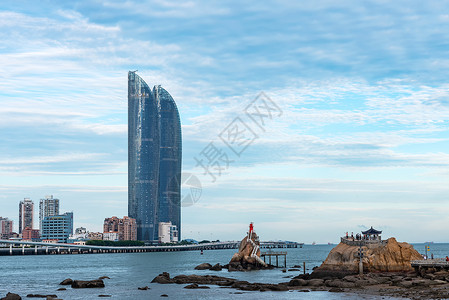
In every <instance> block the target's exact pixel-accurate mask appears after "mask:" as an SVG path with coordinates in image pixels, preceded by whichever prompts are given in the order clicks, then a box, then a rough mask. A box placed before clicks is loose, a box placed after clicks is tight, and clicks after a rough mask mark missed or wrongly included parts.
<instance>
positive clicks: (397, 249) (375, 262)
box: [312, 238, 422, 278]
mask: <svg viewBox="0 0 449 300" xmlns="http://www.w3.org/2000/svg"><path fill="white" fill-rule="evenodd" d="M362 248H363V250H364V257H363V259H362V262H363V271H364V272H409V271H413V268H412V266H411V264H410V262H411V261H412V260H419V259H422V257H421V254H419V253H418V251H416V250H415V249H414V248H413V246H412V245H410V244H408V243H398V242H397V241H396V239H395V238H389V239H388V240H387V241H386V243H379V244H377V245H376V244H375V245H369V246H368V247H366V246H363V247H362ZM358 250H359V246H351V245H347V244H345V243H343V242H341V243H340V244H338V245H337V246H336V247H335V248H334V249H332V250H331V251H330V253H329V255H328V256H327V258H326V260H325V261H324V262H323V264H322V265H321V266H320V267H318V268H317V269H315V270H314V271H313V273H312V277H315V278H317V277H318V278H322V277H326V276H337V277H344V276H345V275H348V274H355V273H358V271H359V257H358Z"/></svg>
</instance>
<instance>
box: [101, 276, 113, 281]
mask: <svg viewBox="0 0 449 300" xmlns="http://www.w3.org/2000/svg"><path fill="white" fill-rule="evenodd" d="M98 279H101V280H103V279H111V278H109V277H108V276H101V277H99V278H98Z"/></svg>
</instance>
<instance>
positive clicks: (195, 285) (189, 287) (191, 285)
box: [184, 283, 210, 289]
mask: <svg viewBox="0 0 449 300" xmlns="http://www.w3.org/2000/svg"><path fill="white" fill-rule="evenodd" d="M184 288H185V289H210V287H208V286H207V285H198V284H196V283H192V284H189V285H186V286H185V287H184Z"/></svg>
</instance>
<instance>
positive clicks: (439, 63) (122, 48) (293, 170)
mask: <svg viewBox="0 0 449 300" xmlns="http://www.w3.org/2000/svg"><path fill="white" fill-rule="evenodd" d="M149 7H151V8H153V9H148V8H149ZM448 15H449V13H448V12H447V8H446V6H445V5H444V3H439V2H437V1H428V2H426V3H420V4H419V5H418V2H414V4H413V5H410V2H408V1H395V2H394V3H389V2H379V3H374V2H366V3H364V2H363V3H362V2H356V1H344V3H343V2H342V3H335V1H318V2H316V3H313V4H312V3H289V2H285V1H276V2H271V1H269V2H266V3H258V2H255V1H253V2H251V1H250V2H247V3H244V4H243V3H240V2H232V1H231V2H226V3H216V2H207V1H204V2H202V1H199V2H188V3H185V4H178V5H172V4H170V3H169V2H165V1H143V2H140V1H126V2H123V3H117V2H113V1H108V0H101V1H96V2H92V1H83V0H82V1H76V3H71V2H63V3H51V2H44V3H40V4H39V5H38V4H36V3H35V2H34V1H25V2H23V5H20V7H18V6H17V2H14V1H3V2H2V4H0V17H1V20H2V21H1V22H0V28H1V30H0V37H1V38H2V41H3V43H2V47H1V49H0V64H1V65H2V71H3V72H1V73H0V79H1V80H0V86H1V88H0V101H1V104H2V105H1V106H0V116H1V118H0V120H1V122H0V126H2V130H1V131H0V132H1V133H0V138H1V140H2V141H3V143H2V144H1V145H0V147H1V151H2V154H3V156H2V159H1V161H0V181H1V184H0V189H1V191H2V193H1V195H0V204H1V208H0V216H2V217H8V218H9V219H10V220H13V221H14V227H15V230H17V229H18V224H19V220H18V211H17V208H18V207H17V204H18V202H19V201H20V200H22V199H23V198H24V197H30V198H31V199H33V201H35V202H36V201H37V200H38V199H41V198H42V197H43V196H44V195H47V194H53V195H55V197H56V198H59V199H61V201H62V202H63V204H62V205H61V208H60V211H62V212H64V211H74V213H75V216H76V217H75V227H80V226H82V227H85V228H88V229H89V230H90V231H101V227H102V220H103V219H104V218H105V217H108V216H114V215H115V216H125V215H128V211H127V209H128V206H127V204H128V203H127V201H128V189H127V185H128V177H127V176H128V174H127V169H128V166H127V160H128V157H127V152H128V151H127V149H128V148H127V146H128V145H127V124H128V123H127V101H126V94H127V77H126V72H127V71H128V70H135V69H138V70H139V75H140V76H142V78H147V79H148V80H149V81H150V80H151V82H155V83H158V84H161V85H162V86H163V87H164V88H166V89H167V90H168V91H170V94H171V95H172V96H173V98H174V99H176V103H177V105H178V109H179V112H180V117H181V123H182V131H183V159H182V167H183V171H184V172H187V173H191V174H194V175H195V176H196V177H197V178H198V179H199V181H200V182H201V186H202V190H201V197H200V198H199V199H197V202H196V203H194V205H190V206H186V207H183V210H182V225H183V232H182V238H194V239H196V240H202V239H209V240H216V239H220V240H233V239H239V238H240V233H241V232H242V230H246V228H247V224H248V223H249V222H254V223H255V224H256V226H257V233H258V235H260V237H261V239H262V240H271V239H281V240H294V241H299V242H306V243H311V242H313V241H316V242H317V243H327V242H338V237H339V236H341V235H343V234H344V233H345V232H346V231H349V232H351V231H354V232H358V231H360V230H361V229H363V230H364V229H368V228H370V226H373V227H375V228H376V229H379V230H382V231H383V233H384V236H395V237H396V238H397V239H398V240H401V241H409V242H423V241H427V240H430V241H435V242H438V241H439V242H444V241H447V238H446V235H445V233H446V232H445V230H444V229H445V228H446V226H447V223H448V221H449V220H448V215H449V214H448V212H449V204H448V201H447V200H448V195H449V187H448V184H447V183H448V182H449V172H448V171H447V169H448V167H449V163H448V162H449V159H448V157H449V154H448V153H449V131H448V123H449V122H448V119H449V101H448V99H449V98H448V97H449V93H448V88H447V87H448V82H447V76H446V74H447V71H448V70H447V69H448V68H449V65H448V64H447V61H449V55H448V53H447V51H446V49H447V45H446V41H447V40H449V30H447V29H448V27H449V22H448ZM298 20H299V21H298ZM260 92H264V93H265V95H266V96H267V97H269V99H271V100H272V101H273V103H275V104H276V105H277V106H278V107H279V108H280V109H281V110H282V115H281V116H279V117H276V118H273V119H272V120H270V122H267V124H266V126H264V127H263V128H261V127H257V126H256V125H254V122H252V120H250V119H248V118H246V114H245V108H246V107H247V106H248V105H250V104H251V103H252V101H253V100H254V99H255V98H256V97H257V96H258V95H259V94H260ZM239 117H240V120H242V121H243V122H244V123H245V124H246V125H247V126H248V127H250V128H251V130H253V131H254V133H255V134H256V135H257V139H254V141H253V142H252V143H251V144H249V145H248V146H247V147H246V148H245V149H244V151H243V152H242V153H241V154H240V155H237V154H236V153H235V152H233V151H232V150H231V149H230V148H229V147H228V145H226V144H225V143H224V142H223V139H222V138H223V136H224V135H223V134H222V133H223V132H224V131H225V129H227V128H229V125H231V124H232V122H233V121H234V120H236V118H239ZM210 143H213V145H215V146H217V147H218V148H219V149H221V151H222V152H225V153H226V154H227V155H228V158H229V162H230V161H232V162H230V163H229V166H228V167H227V168H226V169H224V170H222V174H221V175H220V176H216V180H215V181H213V180H212V178H211V176H209V175H208V174H206V175H204V173H205V171H204V169H203V168H201V166H198V162H197V161H196V160H195V158H199V156H200V153H202V151H203V150H204V149H206V147H208V145H210ZM237 152H238V151H237ZM238 153H240V152H238ZM214 174H215V175H218V174H217V173H214ZM183 195H184V194H183ZM35 204H37V203H35ZM35 216H36V215H35ZM36 219H37V218H36ZM410 225H413V227H414V231H413V233H411V232H410V231H409V229H408V228H409V227H410Z"/></svg>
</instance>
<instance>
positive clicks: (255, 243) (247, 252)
mask: <svg viewBox="0 0 449 300" xmlns="http://www.w3.org/2000/svg"><path fill="white" fill-rule="evenodd" d="M227 267H228V270H229V271H250V270H259V269H266V268H271V267H270V266H268V265H267V264H265V262H264V261H263V260H261V259H260V243H259V237H258V236H257V234H256V233H255V232H254V231H251V230H250V232H249V233H248V235H247V236H245V237H244V238H243V239H242V241H241V242H240V246H239V252H237V253H235V254H234V255H233V256H232V258H231V261H230V262H229V264H228V265H227Z"/></svg>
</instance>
